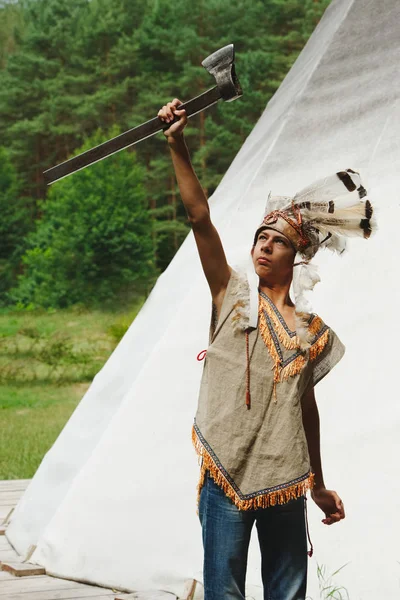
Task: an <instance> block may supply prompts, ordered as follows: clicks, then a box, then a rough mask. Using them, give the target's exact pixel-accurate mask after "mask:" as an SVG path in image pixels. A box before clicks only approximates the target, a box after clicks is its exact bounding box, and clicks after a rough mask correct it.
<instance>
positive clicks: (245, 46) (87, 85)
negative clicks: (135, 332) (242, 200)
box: [0, 0, 329, 310]
mask: <svg viewBox="0 0 400 600" xmlns="http://www.w3.org/2000/svg"><path fill="white" fill-rule="evenodd" d="M328 4H329V1H328V0H239V1H238V2H230V1H228V0H198V1H197V2H195V3H192V2H190V1H189V0H181V1H180V2H179V5H175V4H172V3H170V2H167V1H166V0H134V1H132V0H68V2H61V1H60V0H18V1H15V2H5V1H4V0H3V1H1V0H0V213H1V220H0V303H1V304H0V305H1V306H3V307H14V308H18V309H22V310H23V309H26V308H28V309H35V308H37V307H42V308H64V307H68V306H71V305H74V304H77V303H80V304H84V305H85V306H103V305H104V306H107V305H109V304H110V303H115V302H116V301H118V299H120V298H121V297H124V298H131V297H134V296H135V294H137V293H141V294H143V293H146V292H148V291H149V290H150V289H151V286H152V285H153V283H154V281H155V280H156V278H157V276H158V275H159V274H160V273H161V272H162V271H163V270H164V269H165V268H166V267H167V266H168V264H169V262H170V261H171V259H172V258H173V256H174V254H175V253H176V251H177V249H178V248H179V246H180V244H181V243H182V241H183V239H184V238H185V236H186V235H187V233H188V230H189V228H188V224H187V220H186V215H185V211H184V209H183V207H182V205H181V203H180V201H179V192H178V190H177V185H176V181H175V178H174V175H173V170H172V166H171V161H170V157H169V151H168V148H167V145H166V143H165V139H164V136H163V135H162V133H159V134H158V135H157V136H154V137H152V138H149V139H147V140H145V141H144V142H142V143H140V144H138V145H136V146H134V147H133V148H132V149H127V150H124V151H122V152H120V153H118V154H116V155H114V156H112V157H110V158H108V159H106V160H104V161H101V162H99V163H97V164H95V165H93V166H91V167H89V168H86V169H85V170H83V171H81V172H79V173H76V174H74V175H72V176H70V177H68V178H66V179H64V180H62V181H60V182H58V183H55V184H54V185H52V186H50V187H46V185H45V183H44V179H43V171H45V170H46V169H48V168H49V167H51V166H54V165H55V164H58V163H60V162H62V161H64V160H66V159H67V158H69V157H71V156H73V155H75V154H77V153H80V152H82V151H83V150H85V149H88V148H90V147H92V146H94V145H97V144H98V143H100V142H102V141H105V140H107V139H109V138H110V137H113V136H114V135H117V134H118V133H120V132H123V131H125V130H127V129H129V128H131V127H134V126H136V125H138V124H140V123H142V122H144V121H146V120H148V119H150V118H152V117H154V116H156V114H157V112H158V110H159V108H160V107H161V106H162V105H163V104H165V103H166V102H168V101H169V100H171V99H172V98H174V97H178V98H179V99H180V100H182V101H185V100H188V99H190V98H191V97H194V96H195V95H198V94H199V93H201V92H203V91H205V90H207V89H208V88H210V87H212V86H213V85H214V81H213V79H212V77H211V76H210V74H209V73H207V71H206V70H205V69H204V68H203V67H202V66H201V64H200V63H201V61H202V60H203V59H204V58H205V57H206V56H208V55H209V54H210V53H212V52H214V51H215V50H217V49H218V48H220V47H222V46H224V45H226V44H228V43H234V45H235V50H236V69H237V73H238V76H239V79H240V82H241V85H242V87H243V92H244V93H243V97H242V98H240V99H239V100H237V101H235V102H232V103H223V102H219V103H218V104H217V105H215V106H214V107H212V108H211V109H209V110H207V111H205V112H202V113H200V114H199V115H197V116H196V117H194V118H193V119H191V120H190V123H189V126H188V127H187V130H186V139H187V143H188V146H189V148H190V152H191V155H192V160H193V164H194V167H195V169H196V172H197V174H198V176H199V179H200V181H201V184H202V186H203V188H204V190H205V192H206V194H207V196H210V195H211V194H212V193H213V191H214V190H215V188H216V187H217V185H218V183H219V181H220V180H221V178H222V176H223V174H224V173H225V171H226V169H227V168H228V167H229V165H230V163H231V161H232V160H233V158H234V156H235V154H236V153H237V152H238V150H239V149H240V147H241V145H242V144H243V142H244V140H245V139H246V137H247V135H248V134H249V133H250V131H251V130H252V128H253V126H254V124H255V123H256V121H257V119H258V118H259V117H260V115H261V113H262V112H263V110H264V109H265V107H266V105H267V103H268V101H269V99H270V98H271V97H272V95H273V94H274V92H275V91H276V90H277V88H278V86H279V85H280V83H281V81H282V80H283V78H284V77H285V75H286V74H287V72H288V71H289V69H290V67H291V65H292V64H293V62H294V61H295V59H296V57H297V56H298V54H299V52H300V51H301V49H302V48H303V46H304V44H305V43H306V41H307V39H308V37H309V36H310V34H311V33H312V31H313V30H314V29H315V27H316V25H317V24H318V21H319V19H320V18H321V16H322V14H323V12H324V10H325V8H326V7H327V5H328Z"/></svg>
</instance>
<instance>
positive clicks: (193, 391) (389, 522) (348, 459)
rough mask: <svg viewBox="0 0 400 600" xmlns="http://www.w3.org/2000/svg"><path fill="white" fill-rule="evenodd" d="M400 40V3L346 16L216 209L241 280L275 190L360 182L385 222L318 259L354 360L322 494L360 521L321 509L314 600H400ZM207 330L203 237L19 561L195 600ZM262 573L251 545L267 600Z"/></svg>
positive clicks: (132, 346) (71, 433)
mask: <svg viewBox="0 0 400 600" xmlns="http://www.w3.org/2000/svg"><path fill="white" fill-rule="evenodd" d="M399 22H400V4H399V3H398V1H397V0H381V1H380V2H377V1H376V0H334V1H333V2H332V4H331V5H330V7H329V9H328V10H327V11H326V13H325V15H324V17H323V19H322V21H321V22H320V24H319V25H318V27H317V28H316V30H315V32H314V34H313V35H312V37H311V38H310V40H309V42H308V43H307V45H306V47H305V48H304V50H303V52H302V53H301V55H300V56H299V58H298V60H297V61H296V63H295V65H294V67H293V68H292V69H291V71H290V73H289V74H288V75H287V77H286V78H285V80H284V82H283V83H282V85H281V86H280V88H279V90H278V92H277V93H276V94H275V96H274V97H273V99H272V100H271V101H270V102H269V104H268V106H267V108H266V110H265V112H264V113H263V115H262V116H261V118H260V120H259V122H258V123H257V125H256V126H255V128H254V130H253V132H252V133H251V135H250V136H249V138H248V139H247V140H246V143H245V144H244V146H243V148H242V149H241V151H240V152H239V154H238V155H237V157H236V159H235V160H234V162H233V163H232V165H231V167H230V169H229V170H228V172H227V174H226V176H225V177H224V179H223V181H222V183H221V184H220V186H219V188H218V190H217V191H216V192H215V194H214V195H213V197H212V199H211V202H210V204H211V210H212V218H213V221H214V223H215V225H216V227H217V229H218V230H219V232H220V234H221V237H222V240H223V244H224V247H225V249H226V252H227V255H228V260H229V262H230V264H232V265H234V264H237V263H239V262H242V261H243V260H245V258H246V256H247V254H248V251H249V248H250V244H251V240H252V235H253V231H254V228H255V226H256V225H257V224H258V221H259V219H260V216H261V215H262V214H263V209H264V204H265V199H266V197H267V193H268V191H269V190H272V193H273V194H284V195H290V194H293V193H294V192H296V191H297V190H298V189H301V187H303V186H305V185H307V184H308V183H310V182H312V181H313V180H314V179H317V178H318V177H321V176H323V175H326V174H330V173H333V172H335V171H337V170H341V169H345V168H349V167H350V168H355V169H356V170H358V169H361V172H362V174H363V175H364V178H365V183H366V186H367V188H368V189H369V190H370V196H371V198H372V200H373V202H374V204H375V206H377V207H378V211H377V218H378V223H379V231H378V233H377V234H376V236H375V237H374V238H372V239H371V240H369V241H368V242H364V241H362V240H356V241H354V242H353V243H351V244H350V249H349V252H348V254H347V255H345V256H343V257H342V258H340V259H339V258H337V257H332V256H329V255H328V254H327V253H325V254H323V253H320V256H318V257H317V258H318V261H317V262H318V263H319V264H320V273H321V277H322V283H321V284H319V286H317V288H316V290H315V292H314V297H313V305H314V309H315V310H316V312H318V313H319V314H321V316H322V317H323V319H324V320H325V321H326V322H327V323H328V324H330V325H331V326H332V327H333V329H335V330H336V332H337V333H338V335H339V336H340V338H341V339H342V341H343V342H344V343H345V345H346V346H347V353H346V355H345V358H344V359H343V360H342V361H341V363H340V364H339V365H338V366H337V367H336V368H335V370H334V371H333V373H332V374H330V375H329V377H327V378H326V379H325V380H324V381H323V382H321V384H319V385H318V387H317V390H316V396H317V401H318V403H319V408H320V415H321V439H322V459H323V467H324V473H325V481H326V484H327V486H328V487H331V488H333V489H336V490H337V491H338V493H339V495H340V496H341V497H342V498H343V501H344V504H345V508H346V514H347V516H346V519H345V520H344V521H341V522H340V523H338V524H335V525H333V526H331V527H326V526H324V525H323V524H322V523H321V519H322V518H323V517H324V515H323V513H322V512H321V511H320V510H319V509H318V508H317V507H316V506H315V505H314V504H313V503H312V501H311V502H309V507H310V511H309V516H310V531H311V538H312V541H313V544H314V557H313V558H312V559H311V560H310V561H309V571H310V576H309V589H308V591H309V594H310V595H311V596H313V598H314V599H315V598H316V597H317V582H316V565H317V562H318V563H319V564H324V565H326V566H327V568H328V571H329V570H332V571H333V570H334V569H336V568H338V567H340V566H342V565H343V564H345V563H349V564H348V565H347V566H346V567H345V568H344V569H343V570H342V571H341V572H340V574H339V575H338V577H337V583H338V584H341V585H344V586H345V587H346V588H347V589H348V591H349V595H350V598H351V599H352V600H372V599H373V600H376V599H377V598H379V599H381V598H382V599H385V600H395V599H397V598H398V597H399V592H400V584H399V581H400V566H399V562H400V552H399V549H398V543H397V538H398V535H399V533H400V517H399V512H398V497H399V493H400V483H399V480H398V477H397V462H398V458H399V450H400V442H399V436H398V435H397V429H398V427H399V426H400V404H399V403H398V401H397V397H398V390H397V386H398V382H397V372H398V362H397V346H396V345H395V339H396V334H395V332H396V328H397V307H398V306H399V300H400V298H399V295H400V294H399V289H400V285H399V277H398V272H399V267H398V257H397V255H398V249H397V244H396V242H397V239H398V235H397V230H398V223H399V221H400V202H399V200H400V198H399V192H398V189H399V187H400V186H399V179H400V176H399V173H398V172H399V167H400V144H399V139H400V103H399V83H400V75H399V71H398V64H399V58H400V51H399V25H398V23H399ZM260 68H261V66H260ZM239 69H240V66H239V65H238V71H239ZM265 76H266V77H268V73H267V72H266V74H265ZM239 101H240V100H239ZM171 168H172V167H171ZM209 317H210V298H209V292H208V288H207V284H206V282H205V279H204V276H203V274H202V271H201V266H200V262H199V260H198V257H197V253H196V249H195V245H194V241H193V237H192V235H189V236H188V238H187V240H186V241H185V243H184V244H183V246H182V247H181V249H180V250H179V252H178V254H177V256H176V257H175V258H174V260H173V261H172V263H171V265H170V266H169V268H168V269H167V271H166V272H165V273H164V274H163V275H162V276H161V277H160V278H159V280H158V282H157V285H156V287H155V289H154V290H153V292H152V293H151V295H150V297H149V299H148V300H147V302H146V304H145V306H144V307H143V309H142V311H141V312H140V314H139V315H138V317H137V318H136V320H135V322H134V323H133V325H132V327H131V328H130V330H129V331H128V333H127V334H126V336H125V337H124V339H123V340H122V341H121V343H120V345H119V346H118V348H117V349H116V351H115V352H114V354H113V355H112V357H111V358H110V359H109V361H108V362H107V364H106V365H105V366H104V367H103V369H102V370H101V372H100V373H99V374H98V375H97V376H96V378H95V380H94V382H93V384H92V386H91V387H90V389H89V391H88V392H87V394H86V396H85V397H84V399H83V400H82V402H81V404H80V405H79V407H78V408H77V410H76V411H75V413H74V414H73V416H72V418H71V419H70V421H69V422H68V424H67V425H66V427H65V428H64V430H63V432H62V433H61V435H60V436H59V438H58V440H57V441H56V443H55V444H54V446H53V448H52V449H51V450H50V451H49V452H48V454H47V455H46V457H45V458H44V460H43V462H42V464H41V466H40V468H39V470H38V472H37V473H36V475H35V477H34V479H33V480H32V482H31V484H30V486H29V488H28V490H27V491H26V493H25V495H24V497H23V498H22V499H21V501H20V503H19V505H18V507H17V509H16V511H15V513H14V516H13V519H12V522H11V524H10V526H9V528H8V530H7V536H8V538H9V540H10V541H11V543H12V544H13V545H14V546H15V547H16V549H17V550H18V551H19V552H20V553H21V554H25V553H26V552H28V550H29V548H30V547H31V546H33V545H34V546H36V550H35V551H34V553H33V556H32V558H31V560H33V561H36V562H38V563H39V564H42V565H44V566H45V567H46V569H47V571H48V572H49V573H52V574H55V575H59V576H62V577H66V578H71V579H79V580H82V581H89V582H94V583H97V584H103V585H106V586H113V587H116V588H126V589H132V590H138V589H139V590H149V589H154V590H155V589H163V590H167V591H171V592H174V593H175V594H176V595H177V596H181V597H182V596H183V595H184V582H185V580H188V579H190V578H192V577H195V578H196V577H197V578H201V564H202V549H201V532H200V526H199V523H198V519H197V516H196V506H195V496H196V490H195V487H196V482H197V473H198V467H197V461H196V458H195V455H194V451H193V449H192V448H191V441H190V431H191V424H192V419H193V416H194V413H195V409H196V402H197V393H198V386H199V382H200V377H201V372H202V363H199V362H197V361H196V355H197V354H198V352H199V351H200V350H202V349H203V348H206V346H207V339H208V324H209ZM259 571H260V569H259V558H258V555H257V551H256V542H255V541H253V546H252V549H251V556H250V562H249V570H248V581H249V591H250V592H251V594H252V596H253V597H254V598H257V599H261V598H262V591H261V583H260V576H259Z"/></svg>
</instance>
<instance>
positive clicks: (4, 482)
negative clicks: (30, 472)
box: [0, 479, 31, 487]
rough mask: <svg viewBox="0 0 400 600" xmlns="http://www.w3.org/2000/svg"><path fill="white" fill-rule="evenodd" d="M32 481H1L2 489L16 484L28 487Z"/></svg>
mask: <svg viewBox="0 0 400 600" xmlns="http://www.w3.org/2000/svg"><path fill="white" fill-rule="evenodd" d="M30 481H31V479H0V487H3V486H6V485H14V484H20V485H28V483H29V482H30Z"/></svg>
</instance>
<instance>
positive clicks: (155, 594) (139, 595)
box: [114, 590, 178, 600]
mask: <svg viewBox="0 0 400 600" xmlns="http://www.w3.org/2000/svg"><path fill="white" fill-rule="evenodd" d="M114 599H115V600H178V596H176V595H175V594H173V593H172V592H160V591H158V590H154V591H149V592H133V594H117V595H116V596H114Z"/></svg>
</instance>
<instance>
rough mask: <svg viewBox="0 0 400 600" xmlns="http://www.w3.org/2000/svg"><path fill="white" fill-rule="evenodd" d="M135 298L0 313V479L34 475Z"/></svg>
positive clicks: (129, 314) (114, 340)
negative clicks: (111, 308)
mask: <svg viewBox="0 0 400 600" xmlns="http://www.w3.org/2000/svg"><path fill="white" fill-rule="evenodd" d="M142 302H143V301H142V300H138V301H137V302H136V304H134V305H133V306H132V307H131V308H130V309H129V310H127V309H120V310H118V311H117V312H102V311H99V310H93V311H91V310H85V309H82V308H79V309H66V310H58V311H52V312H48V311H29V312H28V311H27V312H23V311H9V310H8V311H7V310H2V311H1V312H0V422H1V428H0V479H20V478H21V479H25V478H31V477H32V476H33V475H34V473H35V471H36V470H37V468H38V466H39V464H40V462H41V460H42V458H43V456H44V455H45V454H46V452H47V451H48V450H49V449H50V448H51V446H52V444H53V443H54V441H55V440H56V438H57V436H58V435H59V433H60V431H61V430H62V428H63V427H64V425H65V423H66V422H67V421H68V419H69V417H70V416H71V414H72V412H73V411H74V409H75V408H76V406H77V404H78V403H79V401H80V400H81V398H82V396H83V395H84V393H85V392H86V390H87V389H88V387H89V385H90V382H91V380H92V379H93V377H94V375H95V374H96V373H97V372H98V371H99V370H100V368H101V367H102V366H103V364H104V363H105V361H106V360H107V358H108V357H109V356H110V354H111V353H112V351H113V349H114V348H115V346H116V345H117V343H118V342H119V340H120V339H121V337H122V336H123V334H124V333H125V331H126V330H127V328H128V327H129V325H130V323H131V322H132V321H133V319H134V318H135V316H136V314H137V312H138V310H139V308H140V306H141V304H142Z"/></svg>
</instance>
